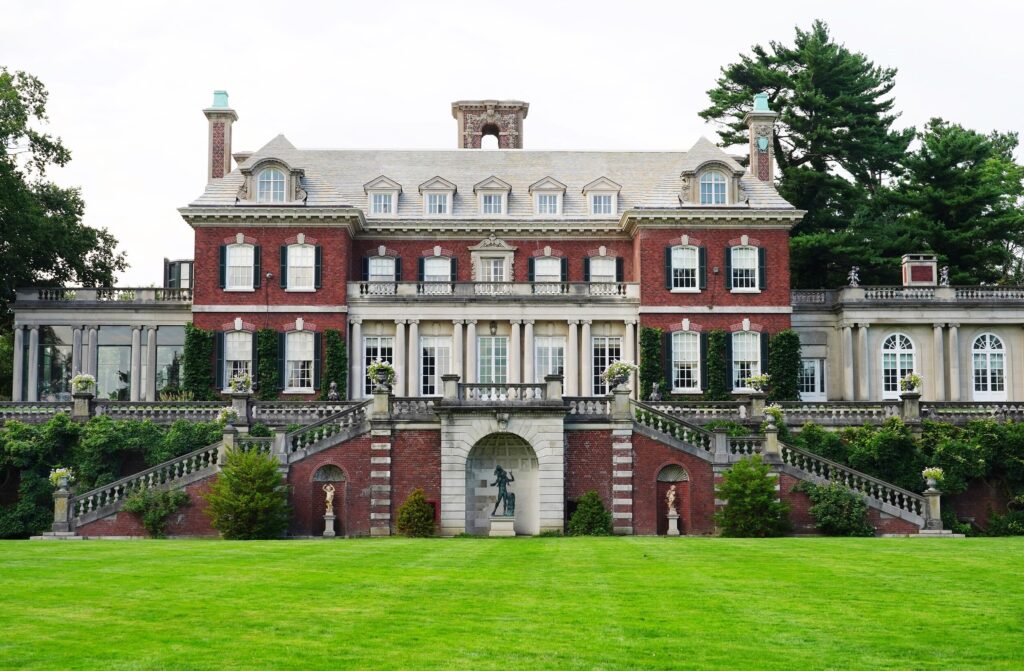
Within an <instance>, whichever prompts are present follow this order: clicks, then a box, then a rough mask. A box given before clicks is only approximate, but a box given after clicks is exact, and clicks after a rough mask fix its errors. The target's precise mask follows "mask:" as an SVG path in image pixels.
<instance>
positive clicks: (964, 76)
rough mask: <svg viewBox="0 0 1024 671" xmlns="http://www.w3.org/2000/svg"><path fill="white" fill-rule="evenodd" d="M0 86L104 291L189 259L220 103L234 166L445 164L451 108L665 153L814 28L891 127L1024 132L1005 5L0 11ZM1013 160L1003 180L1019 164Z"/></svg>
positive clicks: (52, 3) (49, 0) (154, 3)
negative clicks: (305, 156)
mask: <svg viewBox="0 0 1024 671" xmlns="http://www.w3.org/2000/svg"><path fill="white" fill-rule="evenodd" d="M0 17H3V18H2V20H0V65H4V66H6V67H8V68H9V69H11V70H25V71H27V72H30V73H32V74H34V75H36V76H37V77H39V78H40V79H41V80H42V81H43V83H44V84H45V85H46V87H47V89H48V90H49V93H50V100H49V109H48V113H49V123H48V124H47V126H46V127H45V130H46V131H47V132H50V133H53V134H55V135H57V136H60V137H61V138H62V139H63V141H64V143H65V145H66V146H67V147H68V148H69V149H70V150H71V152H72V161H71V163H70V164H69V165H68V166H67V167H66V168H63V169H58V170H54V171H52V172H50V173H48V174H49V175H50V177H51V178H52V179H54V180H55V181H56V182H58V183H59V184H61V185H63V186H79V187H81V189H82V192H83V196H84V199H85V203H86V214H85V222H86V223H87V224H89V225H91V226H96V227H106V228H108V229H109V230H110V231H111V232H112V233H113V234H114V235H115V236H116V237H117V238H118V240H119V241H120V249H122V250H124V251H126V252H127V254H128V261H129V263H130V266H131V267H130V268H129V269H128V270H127V271H126V272H124V273H122V274H121V276H120V277H119V278H118V280H119V282H118V283H119V284H120V285H121V286H149V285H152V284H159V282H160V280H161V277H160V276H161V270H162V259H163V258H164V257H169V258H191V256H192V240H193V238H192V230H191V229H190V228H189V227H188V226H187V225H186V224H185V223H184V222H183V221H182V219H181V217H180V216H179V214H178V212H177V209H178V208H179V207H182V206H184V205H186V204H187V203H188V202H190V201H191V200H193V199H194V198H196V197H197V196H198V195H199V194H200V193H201V192H202V190H203V188H204V186H205V183H206V157H207V146H206V144H207V143H206V138H207V121H206V118H205V117H204V116H203V114H202V109H203V108H204V107H207V106H209V105H210V104H211V102H212V98H213V95H212V92H213V91H214V90H215V89H224V90H227V91H228V93H229V95H230V102H231V106H232V107H233V108H234V109H235V110H236V111H237V112H238V116H239V120H238V122H236V123H235V125H234V140H233V149H234V150H235V151H239V150H255V149H258V148H259V147H260V146H262V145H263V144H265V143H266V142H268V141H269V140H270V139H271V138H273V137H274V136H275V135H277V134H278V133H284V134H285V135H286V136H287V137H288V138H289V139H290V140H291V141H292V143H293V144H294V145H295V146H297V147H300V148H338V149H341V148H438V149H447V148H454V147H455V146H456V127H455V120H454V119H453V118H452V116H451V102H452V101H454V100H466V99H482V98H499V99H518V100H525V101H527V102H529V103H530V112H529V116H528V117H527V119H526V122H525V127H524V140H525V145H526V148H527V149H606V150H617V149H633V150H685V149H687V148H689V147H690V146H691V145H692V144H693V143H694V141H696V140H697V138H698V137H700V136H701V135H706V136H708V137H709V138H710V139H712V140H713V141H716V142H717V141H718V137H717V135H716V134H715V131H716V128H715V127H714V126H713V125H708V124H705V123H704V122H703V120H701V119H700V117H699V116H697V112H698V111H699V110H701V109H703V108H704V107H705V106H706V105H707V93H706V92H707V90H708V89H709V88H712V87H713V86H714V83H715V80H716V78H717V77H718V75H719V71H720V68H721V67H722V66H724V65H726V64H728V63H731V62H734V61H735V60H736V59H737V57H738V56H739V54H741V53H749V51H750V47H751V46H752V45H753V44H767V43H768V42H769V41H771V40H776V41H782V42H787V43H789V42H792V38H793V30H794V27H795V26H800V27H803V28H806V27H808V26H809V25H810V24H811V22H812V21H813V20H814V19H816V18H820V19H823V20H825V21H826V22H827V23H828V24H829V26H830V28H831V30H832V33H833V35H834V36H835V38H836V39H837V40H838V41H840V42H843V43H845V44H846V45H847V47H849V48H851V49H852V50H855V51H861V52H863V53H865V54H867V55H868V56H869V57H870V58H872V59H873V60H874V61H875V62H876V63H877V64H879V65H884V66H890V67H896V68H898V69H899V74H898V76H897V85H896V88H895V90H894V96H895V99H896V105H897V108H898V109H899V110H900V111H901V112H902V116H901V117H900V120H899V122H898V125H900V126H902V127H905V126H917V127H920V126H922V125H923V124H924V123H925V122H926V121H927V120H928V119H929V118H931V117H933V116H942V117H944V118H946V119H949V120H952V121H956V122H959V123H961V124H963V125H965V126H968V127H971V128H975V129H978V130H983V131H986V132H987V131H990V130H993V129H996V130H1000V131H1017V132H1024V114H1022V113H1021V110H1022V109H1024V86H1022V77H1021V70H1022V66H1024V40H1021V39H1020V35H1019V31H1020V26H1021V25H1022V24H1024V3H1019V2H1009V1H1006V2H988V1H979V0H974V1H973V2H969V3H968V2H963V1H962V0H961V1H960V2H952V1H944V0H932V1H931V2H928V3H924V2H909V1H907V2H899V1H898V0H888V1H886V2H876V1H873V0H859V1H857V2H822V1H821V0H818V1H815V2H796V1H792V2H788V1H785V0H777V1H776V2H749V3H748V2H743V1H740V0H736V1H734V2H731V3H725V2H702V3H696V2H684V1H680V0H675V1H673V2H640V1H625V2H623V1H619V2H604V1H596V0H595V1H590V2H578V3H577V2H561V3H558V2H551V1H550V0H548V1H546V2H533V1H526V0H520V1H517V2H510V1H508V0H506V1H505V2H488V1H485V0H477V1H476V2H449V1H446V0H445V1H442V0H433V1H429V2H427V1H423V0H420V1H418V2H386V1H383V0H376V1H370V2H366V1H363V2H347V1H335V2H326V1H319V0H303V2H281V1H280V0H278V1H277V2H259V1H256V0H250V1H248V2H228V1H226V0H216V1H211V0H205V1H203V2H190V1H187V0H174V1H166V2H164V1H158V0H146V1H145V2H138V1H133V2H107V1H105V0H89V1H88V2H71V1H56V0H0ZM1019 156H1020V155H1019V154H1018V158H1019Z"/></svg>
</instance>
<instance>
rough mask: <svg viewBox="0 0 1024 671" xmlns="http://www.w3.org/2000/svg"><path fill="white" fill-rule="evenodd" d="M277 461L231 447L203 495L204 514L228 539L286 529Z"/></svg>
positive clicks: (285, 507)
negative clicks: (208, 488) (215, 477)
mask: <svg viewBox="0 0 1024 671" xmlns="http://www.w3.org/2000/svg"><path fill="white" fill-rule="evenodd" d="M278 466H279V464H278V463H277V460H276V459H275V458H274V457H272V456H270V455H267V454H262V453H260V452H256V451H255V450H253V451H250V452H243V451H241V450H231V451H230V452H228V457H227V463H225V464H224V466H223V468H222V469H221V472H220V475H219V476H218V477H217V479H216V481H214V483H213V485H212V486H211V487H210V491H209V493H207V494H206V496H205V498H206V502H207V504H208V506H207V508H206V514H207V515H209V516H210V520H211V524H212V526H213V528H214V529H217V530H218V531H220V533H221V535H222V536H224V538H226V539H229V540H255V539H268V538H279V537H280V536H281V535H283V534H284V532H285V530H286V529H287V528H288V520H289V517H290V514H289V508H288V492H287V488H286V486H285V484H284V479H283V478H282V477H281V474H280V473H279V472H278V470H277V469H278Z"/></svg>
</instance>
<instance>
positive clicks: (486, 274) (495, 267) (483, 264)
mask: <svg viewBox="0 0 1024 671" xmlns="http://www.w3.org/2000/svg"><path fill="white" fill-rule="evenodd" d="M480 281H481V282H505V281H506V280H505V259H504V258H501V257H484V258H482V259H480Z"/></svg>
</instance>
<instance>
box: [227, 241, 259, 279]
mask: <svg viewBox="0 0 1024 671" xmlns="http://www.w3.org/2000/svg"><path fill="white" fill-rule="evenodd" d="M253 249H254V247H253V246H252V245H228V250H227V278H226V280H227V283H226V288H227V289H252V288H253V254H254V251H253Z"/></svg>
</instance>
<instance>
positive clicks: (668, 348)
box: [661, 331, 675, 398]
mask: <svg viewBox="0 0 1024 671" xmlns="http://www.w3.org/2000/svg"><path fill="white" fill-rule="evenodd" d="M662 349H664V351H663V352H662V357H661V361H662V366H663V369H662V371H663V373H664V374H665V389H662V390H661V393H662V397H663V398H664V397H665V396H668V395H669V394H671V393H672V389H673V388H674V386H675V385H674V384H673V382H674V380H673V375H672V333H671V332H670V331H666V332H665V340H664V345H662Z"/></svg>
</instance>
